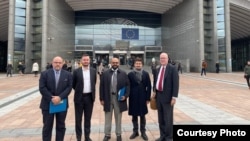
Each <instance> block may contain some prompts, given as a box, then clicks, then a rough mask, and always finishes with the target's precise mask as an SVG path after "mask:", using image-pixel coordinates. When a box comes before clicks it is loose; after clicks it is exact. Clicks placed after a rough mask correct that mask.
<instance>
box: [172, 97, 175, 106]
mask: <svg viewBox="0 0 250 141" xmlns="http://www.w3.org/2000/svg"><path fill="white" fill-rule="evenodd" d="M175 103H176V99H175V98H172V100H171V106H174V104H175Z"/></svg>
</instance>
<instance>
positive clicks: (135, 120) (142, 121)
mask: <svg viewBox="0 0 250 141" xmlns="http://www.w3.org/2000/svg"><path fill="white" fill-rule="evenodd" d="M139 117H140V131H141V133H145V132H146V128H145V126H146V118H145V115H143V116H139ZM132 123H133V126H134V127H133V132H138V130H139V125H138V116H132Z"/></svg>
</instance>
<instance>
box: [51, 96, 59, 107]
mask: <svg viewBox="0 0 250 141" xmlns="http://www.w3.org/2000/svg"><path fill="white" fill-rule="evenodd" d="M51 101H52V102H53V104H55V105H57V104H59V103H60V102H61V98H60V97H59V96H52V99H51Z"/></svg>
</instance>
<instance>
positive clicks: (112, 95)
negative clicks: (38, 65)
mask: <svg viewBox="0 0 250 141" xmlns="http://www.w3.org/2000/svg"><path fill="white" fill-rule="evenodd" d="M81 63H82V67H80V68H78V69H76V70H74V72H73V75H72V74H71V73H70V72H68V71H65V70H63V69H62V66H63V59H62V58H61V57H60V56H57V57H55V58H54V59H53V61H52V66H53V67H52V68H51V69H48V70H46V71H43V72H42V73H41V76H40V80H39V90H40V93H41V95H42V99H41V104H40V108H41V110H42V115H43V130H42V139H43V141H50V140H51V136H52V129H53V121H54V117H55V119H56V141H63V140H64V135H65V130H66V128H65V119H66V115H67V109H66V110H65V111H62V112H58V113H53V114H51V113H49V105H50V102H52V103H53V104H55V105H57V104H60V102H61V100H62V99H68V95H69V94H70V92H71V90H72V88H73V89H74V93H75V94H74V107H75V131H76V139H77V141H81V140H82V134H83V133H82V132H83V131H82V119H84V128H83V130H84V137H85V138H84V140H85V141H92V139H91V138H90V133H91V117H92V112H93V106H94V101H95V96H96V89H95V88H96V80H97V73H96V70H95V69H94V68H92V67H90V56H89V55H87V54H84V55H83V56H82V58H81ZM110 64H111V68H110V69H108V70H106V71H104V72H103V73H102V75H100V87H99V93H100V95H99V100H100V104H101V105H102V106H103V110H104V114H105V125H104V134H105V135H104V138H103V141H108V140H110V139H111V127H112V115H113V113H114V117H115V133H116V140H117V141H122V130H121V126H122V113H123V112H124V111H127V110H128V114H129V115H131V116H132V123H133V133H132V135H131V136H130V139H134V138H136V137H137V136H139V130H140V133H141V137H142V138H143V140H148V137H147V135H146V128H145V127H146V117H145V115H146V114H147V113H148V108H147V105H148V104H149V102H150V98H151V97H152V96H153V97H156V101H157V111H158V121H159V129H160V138H158V139H157V140H156V141H172V140H173V107H174V104H175V102H176V98H177V97H178V90H179V76H178V72H177V69H176V68H175V67H174V66H172V65H171V64H168V54H167V53H164V52H163V53H161V54H160V64H161V66H160V67H159V68H157V69H156V71H155V74H154V75H153V76H154V81H153V87H152V86H151V80H150V76H149V73H148V72H147V71H145V70H143V61H142V60H141V59H140V58H137V59H135V61H134V68H133V70H132V71H130V72H129V73H128V74H127V73H126V72H125V71H124V70H122V69H120V68H119V59H118V58H112V59H111V62H110ZM58 74H59V78H57V75H58ZM122 90H125V91H122ZM152 91H153V94H152V95H151V92H152ZM67 107H68V103H67ZM83 115H84V118H83ZM138 119H140V124H139V123H138Z"/></svg>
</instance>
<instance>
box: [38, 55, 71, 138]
mask: <svg viewBox="0 0 250 141" xmlns="http://www.w3.org/2000/svg"><path fill="white" fill-rule="evenodd" d="M63 62H64V61H63V59H62V57H60V56H56V57H55V58H54V59H53V61H52V66H53V68H50V69H48V70H45V71H43V72H42V73H41V76H40V79H39V91H40V93H41V95H42V99H41V103H40V108H41V110H42V115H43V131H42V140H43V141H51V136H52V129H53V123H54V119H56V139H55V141H63V140H64V135H65V131H66V128H65V119H66V115H67V109H68V100H67V99H68V95H69V94H70V92H71V90H72V75H71V74H70V72H68V71H65V70H63V69H62V66H63ZM56 80H58V81H56ZM50 102H52V103H53V104H54V105H57V104H59V103H61V102H67V103H66V104H67V108H66V110H65V111H62V112H58V113H50V112H49V105H50Z"/></svg>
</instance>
